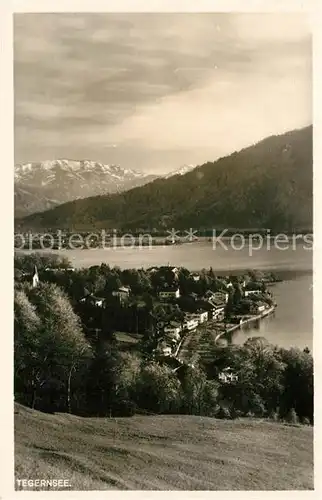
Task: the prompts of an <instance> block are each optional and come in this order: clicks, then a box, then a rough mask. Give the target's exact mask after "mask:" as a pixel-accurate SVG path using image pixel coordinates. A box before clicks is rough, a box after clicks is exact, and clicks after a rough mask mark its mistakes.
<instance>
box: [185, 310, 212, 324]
mask: <svg viewBox="0 0 322 500" xmlns="http://www.w3.org/2000/svg"><path fill="white" fill-rule="evenodd" d="M186 317H187V319H188V318H189V319H196V320H197V321H198V324H199V323H200V324H201V323H204V322H205V321H207V320H208V311H201V312H197V313H193V314H187V315H186Z"/></svg>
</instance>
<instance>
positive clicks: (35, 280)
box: [32, 266, 39, 288]
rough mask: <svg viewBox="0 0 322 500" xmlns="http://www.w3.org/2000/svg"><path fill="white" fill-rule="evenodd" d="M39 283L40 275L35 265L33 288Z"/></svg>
mask: <svg viewBox="0 0 322 500" xmlns="http://www.w3.org/2000/svg"><path fill="white" fill-rule="evenodd" d="M38 284H39V276H38V271H37V266H35V272H34V275H33V277H32V286H33V288H36V286H38Z"/></svg>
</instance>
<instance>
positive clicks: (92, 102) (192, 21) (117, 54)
mask: <svg viewBox="0 0 322 500" xmlns="http://www.w3.org/2000/svg"><path fill="white" fill-rule="evenodd" d="M14 89H15V163H26V162H30V161H43V160H52V159H57V158H71V159H90V160H94V161H99V162H103V163H107V164H111V163H113V164H115V163H116V164H120V165H121V166H122V167H124V168H133V169H137V170H141V171H145V172H149V173H158V174H161V173H167V172H170V171H172V170H176V169H177V168H180V167H181V166H182V165H185V164H193V165H195V164H197V165H200V164H202V163H204V162H206V161H214V160H216V159H217V158H219V157H221V156H225V155H227V154H229V153H231V152H233V151H236V150H239V149H241V148H243V147H245V146H248V145H251V144H254V143H256V142H258V141H259V140H260V139H262V138H264V137H267V136H269V135H273V134H279V133H283V132H286V131H288V130H292V129H295V128H301V127H304V126H306V125H308V124H310V123H312V54H311V29H310V25H309V22H308V20H307V19H306V18H305V17H304V15H303V13H301V14H290V13H278V14H277V13H275V14H250V13H248V14H236V13H220V14H216V13H210V14H202V13H201V14H195V13H194V14H182V13H178V14H173V13H172V14H169V13H160V14H155V13H151V14H141V13H132V14H107V13H104V14H103V13H95V14H94V13H92V14H89V13H82V14H80V13H79V14H69V13H52V14H40V13H39V14H15V15H14Z"/></svg>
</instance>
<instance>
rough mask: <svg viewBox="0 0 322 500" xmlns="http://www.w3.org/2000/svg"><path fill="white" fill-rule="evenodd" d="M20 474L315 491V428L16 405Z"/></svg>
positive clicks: (83, 484)
mask: <svg viewBox="0 0 322 500" xmlns="http://www.w3.org/2000/svg"><path fill="white" fill-rule="evenodd" d="M15 412H16V414H15V428H16V431H15V433H16V434H15V443H16V444H15V446H16V448H15V455H16V477H17V478H25V477H32V478H39V479H49V478H53V477H54V478H65V479H69V480H70V482H71V484H72V488H73V489H75V490H81V489H98V490H99V489H142V490H147V489H150V490H151V489H152V490H153V489H154V490H175V489H181V490H231V489H233V490H243V489H256V490H261V489H266V490H267V489H271V490H272V489H312V488H313V430H312V428H310V427H293V426H287V425H282V424H276V423H270V422H267V421H259V420H257V421H256V420H238V421H225V420H216V419H212V418H207V417H196V416H153V417H146V416H135V417H132V418H118V419H98V418H92V419H85V418H81V417H76V416H72V415H65V414H64V415H63V414H56V415H47V414H43V413H39V412H37V411H34V410H30V409H28V408H24V407H22V406H20V405H16V407H15Z"/></svg>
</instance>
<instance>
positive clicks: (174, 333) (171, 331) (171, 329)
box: [164, 324, 182, 340]
mask: <svg viewBox="0 0 322 500" xmlns="http://www.w3.org/2000/svg"><path fill="white" fill-rule="evenodd" d="M181 331H182V328H181V326H180V325H171V324H170V325H167V326H166V327H165V328H164V333H165V334H166V335H167V336H168V337H170V338H172V339H175V340H179V339H180V333H181Z"/></svg>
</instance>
